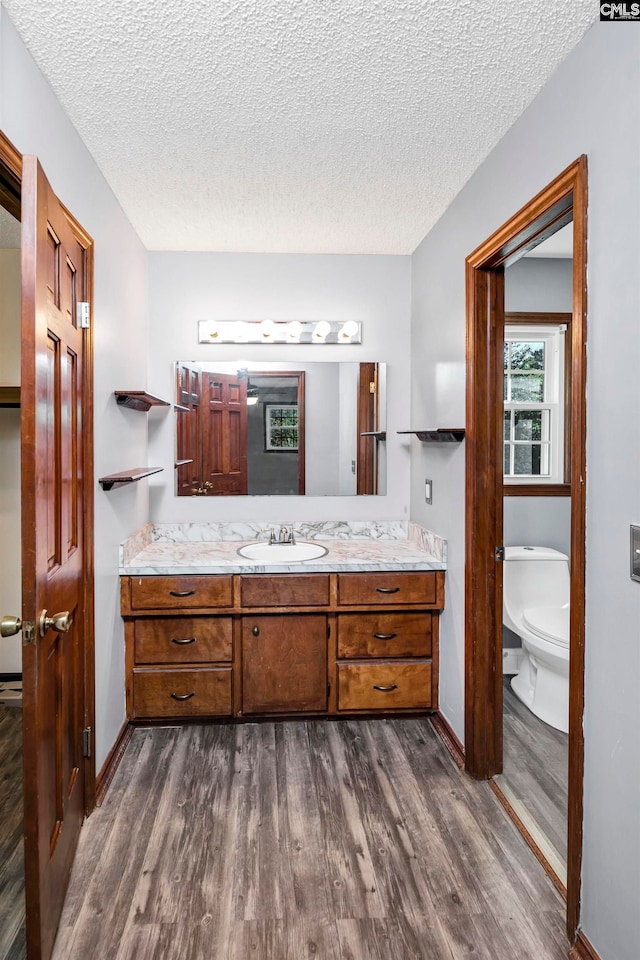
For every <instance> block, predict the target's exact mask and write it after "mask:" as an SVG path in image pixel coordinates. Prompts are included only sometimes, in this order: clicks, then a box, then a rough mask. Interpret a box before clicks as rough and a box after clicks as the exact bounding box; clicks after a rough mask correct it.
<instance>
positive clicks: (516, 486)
mask: <svg viewBox="0 0 640 960" xmlns="http://www.w3.org/2000/svg"><path fill="white" fill-rule="evenodd" d="M504 326H505V330H504V339H506V336H507V328H513V327H522V328H536V327H538V328H544V327H556V328H559V327H561V326H565V327H566V331H565V333H564V337H563V344H564V363H563V364H562V369H561V370H560V371H559V374H560V383H561V391H562V392H561V395H559V402H560V401H561V402H562V403H563V406H564V414H563V417H562V433H563V439H562V450H561V452H562V455H563V469H562V472H561V479H558V475H556V477H554V478H553V479H547V478H545V477H540V478H533V477H531V476H525V477H523V478H522V479H519V478H518V477H505V476H503V492H504V496H512V497H513V496H516V497H526V496H549V497H554V496H556V497H557V496H571V483H570V477H571V460H570V439H571V433H570V427H571V314H570V313H548V312H531V313H515V312H511V313H507V312H505V314H504ZM524 336H528V333H527V334H525V332H524V329H523V338H524ZM531 406H532V405H529V404H526V403H525V404H522V405H520V404H518V409H527V407H529V408H531ZM538 406H540V407H542V408H544V407H545V406H547V404H540V405H533V408H534V409H536V408H537V407H538ZM505 409H506V408H505ZM503 450H504V446H503Z"/></svg>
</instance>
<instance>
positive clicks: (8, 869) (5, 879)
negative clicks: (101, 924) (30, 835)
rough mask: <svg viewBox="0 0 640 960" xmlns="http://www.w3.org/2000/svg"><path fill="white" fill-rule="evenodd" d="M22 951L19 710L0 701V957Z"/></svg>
mask: <svg viewBox="0 0 640 960" xmlns="http://www.w3.org/2000/svg"><path fill="white" fill-rule="evenodd" d="M24 952H25V935H24V855H23V846H22V710H21V708H20V707H5V706H3V705H2V704H0V958H1V960H21V958H22V957H23V956H24Z"/></svg>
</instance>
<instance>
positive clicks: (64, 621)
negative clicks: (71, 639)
mask: <svg viewBox="0 0 640 960" xmlns="http://www.w3.org/2000/svg"><path fill="white" fill-rule="evenodd" d="M72 623H73V614H72V613H69V611H68V610H62V611H61V613H54V615H53V616H52V617H48V616H47V611H46V610H43V611H42V613H41V614H40V636H41V637H44V635H45V633H46V632H47V630H49V629H50V628H51V629H52V630H55V631H56V633H67V631H68V630H69V628H70V626H71V624H72Z"/></svg>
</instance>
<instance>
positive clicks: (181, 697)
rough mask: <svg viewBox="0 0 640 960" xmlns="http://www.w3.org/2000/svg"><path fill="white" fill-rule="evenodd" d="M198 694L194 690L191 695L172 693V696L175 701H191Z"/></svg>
mask: <svg viewBox="0 0 640 960" xmlns="http://www.w3.org/2000/svg"><path fill="white" fill-rule="evenodd" d="M195 695H196V692H195V690H192V691H191V693H171V694H170V696H171V697H172V698H173V699H174V700H191V697H195Z"/></svg>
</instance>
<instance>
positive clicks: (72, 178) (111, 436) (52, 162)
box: [0, 7, 148, 769]
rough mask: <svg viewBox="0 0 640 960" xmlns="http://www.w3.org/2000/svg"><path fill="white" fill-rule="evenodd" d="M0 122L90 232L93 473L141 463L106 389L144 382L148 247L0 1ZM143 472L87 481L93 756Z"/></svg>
mask: <svg viewBox="0 0 640 960" xmlns="http://www.w3.org/2000/svg"><path fill="white" fill-rule="evenodd" d="M0 129H1V130H2V131H3V132H4V133H5V134H6V135H7V136H8V137H9V139H10V140H11V141H12V142H13V144H14V145H15V146H16V147H17V148H18V150H20V151H21V152H22V153H24V154H30V153H35V154H37V156H38V157H39V158H40V161H41V163H42V165H43V167H44V170H45V172H46V174H47V177H48V179H49V182H50V183H51V185H52V187H53V188H54V190H55V191H56V192H57V194H58V196H59V197H60V198H61V200H62V201H63V202H64V203H65V204H66V205H67V207H68V208H69V209H70V210H71V212H72V213H73V214H74V215H75V216H76V217H77V218H78V220H79V221H80V222H81V223H82V224H83V226H84V227H85V228H86V229H87V230H88V231H89V233H90V234H91V235H92V237H93V239H94V241H95V297H94V318H93V324H94V338H95V339H94V344H95V365H94V375H95V395H94V396H95V429H94V437H95V476H96V478H97V477H100V476H103V475H104V474H108V473H113V472H114V471H116V470H118V469H123V468H130V467H133V466H142V465H144V464H145V463H146V459H147V451H146V444H147V424H146V420H145V417H144V415H142V414H137V413H135V412H134V411H129V410H122V409H119V408H117V407H116V404H115V401H114V398H113V396H112V391H113V390H116V389H144V388H145V387H146V386H147V384H146V382H145V377H146V364H145V347H146V341H145V338H146V254H145V251H144V249H143V247H142V245H141V243H140V241H139V240H138V237H137V235H136V234H135V232H134V230H133V228H132V227H131V225H130V223H129V221H128V220H127V219H126V217H125V215H124V213H123V212H122V209H121V207H120V205H119V204H118V201H117V200H116V198H115V197H114V195H113V193H112V192H111V190H110V188H109V187H108V186H107V184H106V182H105V180H104V179H103V177H102V175H101V173H100V172H99V170H98V168H97V166H96V165H95V163H94V161H93V159H92V157H91V155H90V154H89V152H88V150H87V149H86V147H85V146H84V144H83V143H82V141H81V140H80V138H79V137H78V134H77V133H76V131H75V129H74V127H73V126H72V124H71V122H70V121H69V118H68V117H67V115H66V114H65V113H64V111H63V110H62V108H61V106H60V104H59V102H58V100H57V99H56V97H55V95H54V93H53V92H52V90H51V88H50V87H49V85H48V84H47V83H46V81H45V80H44V78H43V77H42V74H41V73H40V72H39V70H38V69H37V67H36V66H35V64H34V62H33V60H32V59H31V56H30V55H29V53H28V52H27V50H26V48H25V46H24V44H23V42H22V40H21V39H20V37H19V36H18V34H17V32H16V30H15V28H14V27H13V24H12V23H11V21H10V20H9V17H8V16H7V13H6V10H5V9H4V7H0ZM147 511H148V494H147V490H146V485H145V481H143V482H142V483H139V484H136V485H132V486H130V487H123V488H121V489H119V490H114V491H113V492H112V493H104V492H103V491H102V490H101V489H100V488H99V487H98V486H97V484H96V490H95V534H96V535H95V569H96V579H95V590H96V597H95V614H96V638H95V647H96V765H97V768H98V769H99V768H100V766H101V764H102V763H103V761H104V759H105V756H106V754H107V752H108V751H109V749H110V748H111V746H112V745H113V742H114V740H115V738H116V736H117V734H118V732H119V730H120V727H121V725H122V723H123V722H124V717H125V706H124V652H123V628H122V620H121V618H120V604H119V592H118V588H119V583H118V543H119V542H120V541H121V540H122V539H124V538H125V537H127V536H129V535H130V534H131V533H132V532H133V531H134V530H135V529H137V527H139V526H140V525H141V524H143V523H145V522H146V520H147Z"/></svg>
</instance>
